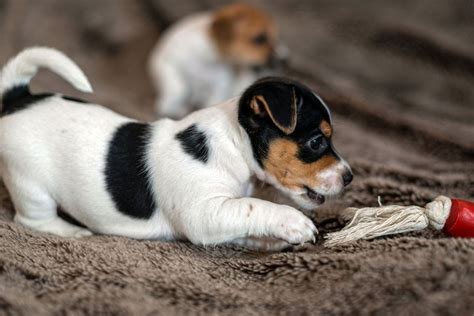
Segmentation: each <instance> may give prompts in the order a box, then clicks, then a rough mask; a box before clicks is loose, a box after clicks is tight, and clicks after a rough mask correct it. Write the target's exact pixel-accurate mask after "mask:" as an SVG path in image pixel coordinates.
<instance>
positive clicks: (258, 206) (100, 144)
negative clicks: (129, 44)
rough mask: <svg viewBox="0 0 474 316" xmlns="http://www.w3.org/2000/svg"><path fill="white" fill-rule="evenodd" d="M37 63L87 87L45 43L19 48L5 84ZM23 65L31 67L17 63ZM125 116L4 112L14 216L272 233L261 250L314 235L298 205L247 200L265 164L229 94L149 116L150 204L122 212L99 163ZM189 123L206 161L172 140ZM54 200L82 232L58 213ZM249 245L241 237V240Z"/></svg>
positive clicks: (91, 109)
mask: <svg viewBox="0 0 474 316" xmlns="http://www.w3.org/2000/svg"><path fill="white" fill-rule="evenodd" d="M42 66H45V67H48V68H50V69H52V70H53V71H55V72H57V73H59V74H60V75H62V76H63V77H64V78H65V79H66V80H68V81H69V82H71V83H73V84H74V85H75V86H77V87H81V88H82V89H83V90H90V89H88V88H87V87H88V83H87V79H85V77H84V76H83V75H82V72H80V71H78V68H77V67H76V66H75V65H74V64H73V63H72V61H70V60H69V59H67V58H66V57H65V56H64V55H62V54H60V53H59V54H58V52H57V51H54V50H50V49H45V48H41V49H40V48H36V49H34V50H27V51H25V52H23V53H21V54H20V55H18V56H17V57H16V58H15V59H13V60H12V62H11V63H10V64H7V65H6V67H5V70H4V72H3V76H2V83H3V84H4V86H3V87H5V88H6V87H11V86H12V85H15V84H17V83H20V82H21V83H26V82H27V81H28V79H29V77H31V74H32V73H34V71H36V69H37V67H42ZM28 68H34V70H28V71H25V70H24V69H28ZM3 91H4V90H2V92H3ZM130 121H132V120H131V119H129V118H126V117H123V116H121V115H118V114H116V113H114V112H112V111H110V110H108V109H105V108H103V107H101V106H99V105H93V104H81V103H77V102H71V101H67V100H64V99H62V98H60V97H59V96H53V97H50V98H47V99H44V100H43V101H40V102H38V104H34V105H32V106H30V107H29V108H27V109H23V110H20V111H18V112H15V113H13V114H9V115H6V116H4V117H2V118H1V119H0V175H1V177H2V178H3V181H4V182H5V185H6V187H7V189H8V191H9V192H10V195H11V198H12V200H13V203H14V205H15V209H16V215H15V221H16V222H18V223H21V224H23V225H25V226H28V227H30V228H33V229H36V230H39V231H43V232H49V233H53V234H57V235H61V236H65V237H81V236H87V235H90V234H91V232H94V233H101V234H114V235H122V236H128V237H132V238H138V239H143V238H158V239H168V240H173V239H189V240H191V241H192V242H193V243H196V244H202V245H213V244H218V243H225V242H231V241H233V240H238V243H239V244H246V243H245V242H244V241H245V239H246V238H247V237H249V236H254V237H262V236H268V237H272V238H277V239H279V240H280V242H278V243H275V246H274V248H272V247H270V246H269V245H268V243H265V245H264V248H265V249H274V250H276V249H280V248H282V247H283V244H285V245H287V244H286V243H292V244H300V243H304V242H306V241H311V240H313V239H314V233H315V232H316V228H315V226H314V224H313V223H312V221H311V220H310V219H309V218H307V217H306V216H305V215H303V213H301V212H300V211H298V210H296V209H295V208H292V207H289V206H286V205H278V204H275V203H271V202H268V201H263V200H259V199H255V198H251V197H246V194H247V193H248V188H249V185H250V177H251V176H252V175H254V174H257V175H258V174H260V175H262V172H263V171H262V170H261V169H260V168H259V167H258V165H257V163H256V161H255V160H254V158H253V155H252V151H251V146H250V141H249V138H248V136H247V134H246V132H245V131H244V130H243V129H242V128H241V127H240V125H239V123H238V121H237V100H236V99H233V100H230V101H228V102H224V103H222V104H220V105H218V106H215V107H211V108H207V109H204V110H201V111H198V112H195V113H193V114H191V115H189V116H187V117H186V118H184V119H183V120H181V121H172V120H169V119H163V120H160V121H157V122H155V123H152V137H151V140H150V146H149V151H148V153H147V159H146V162H147V165H148V168H149V171H150V174H151V176H152V183H151V184H150V185H151V189H152V192H153V194H155V196H156V200H157V201H158V206H157V208H156V210H155V212H154V214H153V215H152V217H151V218H150V219H148V220H143V219H134V218H132V217H129V216H126V215H124V214H122V213H120V212H119V211H118V210H117V209H116V207H115V205H114V203H113V201H112V199H111V196H110V194H109V193H108V192H107V189H106V184H105V179H104V168H105V161H106V155H107V151H108V145H109V142H110V140H111V138H112V136H113V133H114V131H115V130H116V129H117V127H118V126H120V125H122V124H123V123H125V122H130ZM193 123H197V124H198V126H199V128H200V129H202V130H204V132H205V134H206V135H207V137H208V140H209V148H210V156H209V161H208V162H207V163H202V162H200V161H197V160H195V159H193V158H192V157H191V156H190V155H188V154H187V153H185V152H184V151H183V149H182V147H181V145H180V143H179V142H178V140H176V138H175V135H176V134H177V133H178V132H180V131H182V130H184V129H185V128H187V127H189V126H190V125H191V124H193ZM58 206H61V207H62V208H63V209H64V210H65V211H66V212H67V213H68V214H70V215H71V216H73V217H74V218H76V219H77V220H78V221H80V222H82V223H83V224H85V225H86V226H87V227H88V229H83V228H80V227H77V226H75V225H72V224H69V223H68V222H65V221H64V220H62V219H61V218H59V217H58V216H57V212H56V211H57V207H58ZM281 240H283V241H284V243H282V242H281ZM257 244H258V243H257ZM257 244H256V243H255V241H253V240H249V241H248V245H257ZM262 247H263V246H262Z"/></svg>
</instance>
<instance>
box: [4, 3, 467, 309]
mask: <svg viewBox="0 0 474 316" xmlns="http://www.w3.org/2000/svg"><path fill="white" fill-rule="evenodd" d="M190 3H191V2H187V5H180V1H164V0H163V1H151V0H148V1H134V0H129V1H124V0H121V1H118V0H113V1H107V0H103V1H93V0H90V1H89V0H84V1H72V0H71V1H52V0H44V1H25V0H14V1H13V0H10V1H5V0H3V1H0V34H1V35H0V36H1V40H0V42H1V46H0V63H3V62H5V61H6V59H7V58H8V57H11V56H12V55H13V54H14V53H16V52H17V51H18V50H19V49H21V48H23V47H26V46H30V45H33V44H41V45H50V46H54V47H57V48H58V49H61V50H63V51H65V53H67V54H68V55H70V56H71V57H72V58H73V59H74V60H76V61H77V62H78V64H79V65H80V66H81V68H83V69H84V71H85V73H86V74H87V75H88V76H89V78H90V79H91V82H92V85H93V87H94V90H95V91H96V93H95V94H93V95H91V96H88V95H81V94H78V93H76V92H74V91H73V90H72V89H71V88H69V87H68V86H67V84H64V83H62V82H61V80H60V79H57V78H55V77H54V76H51V75H49V74H40V76H39V77H38V78H37V79H36V80H35V82H34V89H33V90H37V91H38V90H42V91H51V90H53V91H62V92H65V93H68V94H73V95H76V96H80V97H82V98H86V99H88V100H93V101H96V102H100V103H102V104H105V105H109V106H111V107H112V108H113V109H115V110H117V111H119V112H121V113H124V114H127V115H130V116H133V117H136V118H138V119H150V113H151V104H152V102H153V89H152V88H151V86H150V84H149V80H148V76H147V71H146V68H145V66H146V56H147V54H148V52H149V51H150V49H151V47H152V46H153V44H154V42H155V41H156V39H157V38H158V28H157V27H156V25H161V24H162V23H159V22H162V21H156V19H157V18H160V17H161V16H163V15H168V16H169V17H171V19H172V18H174V17H176V16H181V15H183V14H187V13H189V10H191V9H192V10H194V9H205V8H208V5H215V4H218V3H222V1H211V0H209V1H205V2H204V1H193V2H192V4H193V5H191V4H190ZM257 3H259V4H261V6H262V7H264V8H267V9H271V11H272V13H273V14H274V15H275V17H276V20H277V21H279V24H280V29H281V31H282V33H283V36H284V38H285V39H286V42H287V43H288V44H289V47H290V49H291V52H292V73H291V74H292V75H293V76H294V77H297V78H300V79H303V80H304V81H305V82H306V83H307V84H309V85H311V86H312V87H314V88H315V90H316V91H318V92H320V94H321V95H322V96H323V97H324V98H325V100H326V101H327V103H328V105H329V106H330V107H331V109H332V110H333V112H334V121H335V129H334V130H335V135H334V137H335V140H334V143H335V146H336V148H337V149H338V150H339V152H340V154H341V155H342V156H344V157H346V158H347V160H348V161H349V163H350V164H351V166H352V167H353V170H354V174H355V178H354V181H353V183H352V184H351V185H350V186H349V187H348V189H347V191H346V193H345V194H344V195H342V196H341V197H339V198H338V199H336V200H334V201H330V203H328V204H326V205H325V206H324V207H323V208H322V209H320V210H318V211H316V212H313V213H312V218H314V220H315V222H316V224H317V226H318V228H319V229H320V232H321V234H324V233H327V232H329V231H335V230H337V229H340V228H341V227H342V223H340V222H339V221H338V219H337V218H338V213H339V211H340V210H342V209H343V208H345V207H346V206H354V207H363V206H376V205H377V196H379V195H380V196H381V199H382V203H383V204H391V203H396V204H401V205H411V204H415V205H420V206H423V205H425V204H426V203H427V202H429V201H430V200H432V199H433V198H435V197H436V196H438V195H440V194H443V195H447V196H451V197H458V198H464V199H471V200H473V199H474V129H473V122H474V110H473V104H474V89H473V84H474V57H473V56H474V42H473V41H472V38H473V36H472V35H473V34H474V25H473V24H474V23H473V22H472V21H474V11H473V10H472V8H473V7H472V1H471V0H467V1H449V2H448V1H444V2H443V1H431V0H416V1H415V0H412V1H396V2H391V3H390V6H388V3H387V2H380V1H364V5H362V4H360V3H359V2H358V1H321V2H318V1H313V0H302V1H297V2H296V1H270V0H268V1H258V2H257ZM180 10H181V11H180ZM53 13H54V15H53V16H51V15H52V14H53ZM290 13H291V14H290ZM155 22H156V24H155ZM260 192H261V194H263V195H266V196H269V197H270V198H272V199H279V198H280V197H279V195H276V197H275V194H274V192H271V190H270V189H268V188H266V187H264V188H261V189H260ZM0 203H1V204H0V314H6V315H50V314H56V315H63V314H68V315H92V314H95V315H98V314H100V315H156V314H161V315H170V314H192V313H201V314H229V315H230V314H233V315H250V314H254V315H257V314H258V315H262V314H268V315H279V314H281V315H301V314H321V315H323V314H324V315H327V314H368V313H374V314H379V315H391V314H392V315H400V314H404V315H405V314H409V315H420V314H421V315H433V314H452V315H472V314H473V312H474V305H473V304H474V303H473V300H472V298H473V297H474V266H473V263H474V241H472V240H467V239H453V238H448V237H446V236H444V235H443V234H442V233H440V232H435V231H433V230H430V229H428V230H426V231H423V232H420V233H412V234H405V235H396V236H390V237H386V238H381V239H377V240H374V241H359V242H357V243H355V244H353V245H347V246H341V247H336V248H334V249H325V248H323V247H322V240H321V239H320V240H319V241H318V243H317V244H316V245H312V246H309V247H308V249H306V250H304V249H301V250H300V251H294V252H285V253H276V254H262V253H255V252H249V251H245V250H242V249H239V248H235V247H224V246H221V247H216V248H208V249H204V248H202V247H198V246H194V245H191V244H189V243H183V242H176V243H164V242H159V241H135V240H131V239H127V238H119V237H110V236H109V237H106V236H92V237H87V238H84V239H80V240H70V239H63V238H58V237H55V236H51V235H46V234H40V233H36V232H33V231H31V230H29V229H25V228H23V227H21V226H18V225H16V224H14V223H13V222H12V217H13V211H12V209H13V207H12V205H11V202H10V201H9V198H8V195H7V193H6V191H5V189H4V188H3V187H1V188H0ZM99 211H100V210H98V212H99Z"/></svg>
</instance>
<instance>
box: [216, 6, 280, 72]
mask: <svg viewBox="0 0 474 316" xmlns="http://www.w3.org/2000/svg"><path fill="white" fill-rule="evenodd" d="M276 33H277V31H276V27H275V25H274V23H273V21H272V19H271V18H270V16H268V15H267V14H266V13H265V12H263V11H261V10H259V9H257V8H255V7H253V6H251V5H247V4H232V5H228V6H225V7H223V8H222V9H220V10H218V11H216V12H215V14H214V18H213V22H212V24H211V29H210V35H211V38H212V39H213V41H214V42H215V44H216V46H217V48H218V50H219V52H220V53H221V55H222V56H224V57H225V58H226V59H228V60H229V61H231V62H233V63H235V64H238V65H263V64H266V63H267V61H268V60H269V58H270V56H271V55H272V54H273V53H274V47H275V40H276V36H277V34H276ZM259 34H266V36H267V38H268V41H267V43H265V44H262V45H256V44H255V43H254V42H253V41H252V40H253V39H254V38H255V37H256V36H258V35H259Z"/></svg>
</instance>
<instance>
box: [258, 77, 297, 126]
mask: <svg viewBox="0 0 474 316" xmlns="http://www.w3.org/2000/svg"><path fill="white" fill-rule="evenodd" d="M250 108H251V109H252V111H253V112H254V113H255V114H256V115H259V116H262V117H263V116H265V115H268V116H269V117H270V119H271V120H272V121H273V123H274V124H275V125H276V126H277V127H278V128H279V129H280V130H281V131H283V132H284V133H285V134H287V135H289V134H291V133H293V132H294V130H295V127H296V118H297V113H296V111H297V109H296V93H295V89H294V88H290V87H288V86H287V85H283V86H282V85H267V87H266V88H263V89H260V91H259V93H256V94H255V95H254V96H253V98H252V100H251V101H250Z"/></svg>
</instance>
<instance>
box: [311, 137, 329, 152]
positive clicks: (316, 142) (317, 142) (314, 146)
mask: <svg viewBox="0 0 474 316" xmlns="http://www.w3.org/2000/svg"><path fill="white" fill-rule="evenodd" d="M324 143H325V142H324V138H323V137H322V136H321V135H319V136H316V137H314V138H312V139H311V140H310V141H309V142H308V146H309V148H311V150H313V151H320V150H322V149H323V148H324V146H325V144H324Z"/></svg>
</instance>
